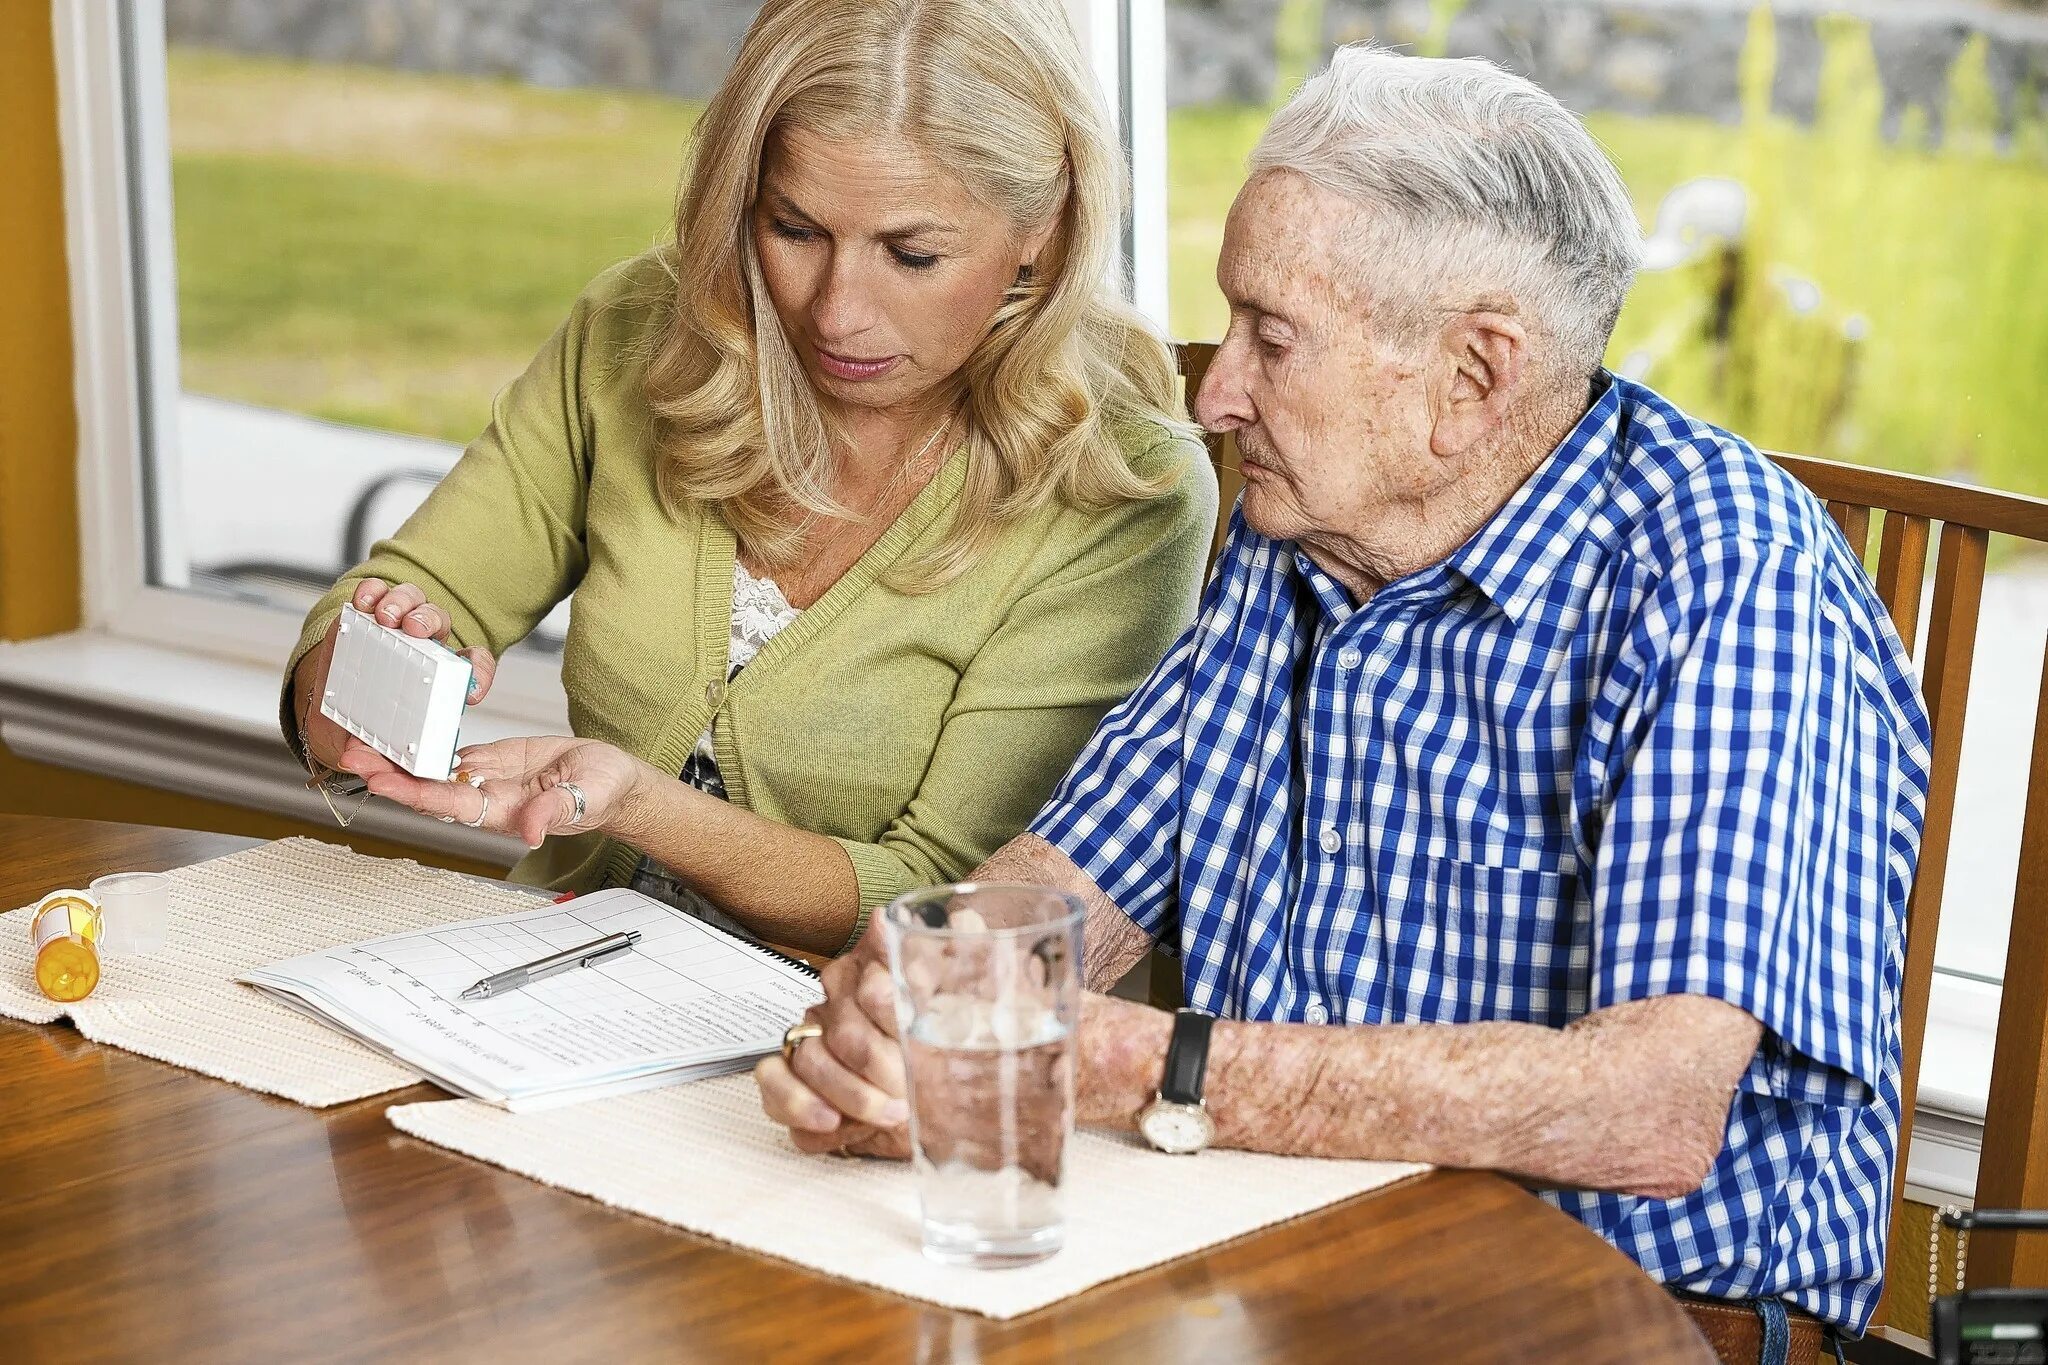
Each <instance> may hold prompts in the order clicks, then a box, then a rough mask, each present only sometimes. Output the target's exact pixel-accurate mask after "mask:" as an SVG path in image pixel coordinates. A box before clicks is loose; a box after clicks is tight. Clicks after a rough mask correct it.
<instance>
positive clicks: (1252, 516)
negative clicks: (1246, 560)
mask: <svg viewBox="0 0 2048 1365" xmlns="http://www.w3.org/2000/svg"><path fill="white" fill-rule="evenodd" d="M1369 213H1370V210H1368V209H1366V208H1363V207H1361V206H1359V205H1357V204H1355V203H1353V202H1352V201H1350V200H1348V199H1345V198H1342V197H1341V196H1339V195H1336V194H1333V193H1331V192H1329V191H1327V190H1324V189H1321V188H1320V187H1318V186H1316V185H1314V184H1312V183H1310V182H1309V181H1308V180H1306V179H1304V178H1303V177H1301V176H1299V175H1296V174H1294V173H1293V172H1290V171H1268V172H1265V173H1262V174H1260V175H1259V176H1257V177H1255V178H1254V179H1253V180H1252V181H1251V182H1250V183H1249V184H1247V185H1246V186H1245V188H1244V189H1243V191H1242V192H1240V193H1239V195H1238V197H1237V203H1236V204H1235V205H1234V206H1233V207H1232V209H1231V211H1230V220H1229V223H1228V225H1227V226H1226V227H1225V229H1224V235H1223V254H1222V256H1221V258H1220V260H1219V261H1218V263H1217V268H1216V279H1217V283H1218V284H1219V285H1220V286H1221V287H1222V290H1223V297H1224V299H1225V300H1226V301H1227V302H1228V303H1229V305H1230V330H1229V331H1228V332H1227V333H1226V334H1225V335H1224V339H1223V344H1222V345H1221V347H1219V348H1218V350H1217V352H1216V359H1215V362H1214V363H1213V364H1212V365H1211V366H1210V368H1209V372H1208V375H1207V376H1206V378H1204V380H1203V382H1202V387H1201V391H1200V393H1199V394H1197V395H1196V399H1195V411H1196V415H1197V416H1198V417H1199V418H1200V419H1201V422H1202V425H1204V426H1205V427H1207V428H1209V429H1210V430H1211V431H1219V432H1222V431H1228V432H1235V433H1236V435H1237V444H1238V451H1239V453H1240V455H1241V456H1242V468H1243V471H1244V477H1245V492H1244V514H1245V520H1246V521H1247V522H1249V523H1250V525H1251V527H1252V529H1253V530H1255V531H1257V532H1259V533H1260V534H1261V535H1265V536H1270V537H1273V538H1276V539H1284V540H1296V541H1301V542H1303V543H1305V544H1308V545H1310V546H1311V547H1313V546H1314V545H1316V544H1318V543H1329V542H1333V541H1338V542H1342V541H1348V540H1351V539H1352V538H1355V537H1364V538H1366V539H1367V540H1370V538H1371V536H1372V532H1373V528H1374V527H1375V526H1376V525H1377V524H1378V523H1380V522H1381V521H1382V520H1383V519H1384V518H1385V515H1386V513H1387V511H1388V510H1389V509H1390V508H1394V507H1398V506H1402V505H1404V504H1415V503H1419V502H1421V501H1423V500H1424V499H1425V498H1426V497H1427V496H1429V495H1430V494H1432V493H1434V492H1435V491H1436V490H1437V489H1439V488H1440V487H1441V486H1442V482H1443V479H1444V477H1445V475H1444V471H1443V469H1442V465H1441V462H1440V461H1437V460H1435V459H1434V458H1432V456H1431V455H1430V422H1429V413H1430V407H1431V404H1430V396H1429V392H1428V387H1429V385H1428V378H1427V375H1426V373H1425V370H1424V367H1423V365H1422V363H1421V361H1420V360H1419V359H1418V358H1417V356H1416V355H1414V354H1413V353H1412V352H1413V351H1414V349H1415V348H1412V347H1407V346H1398V345H1394V344H1392V339H1390V338H1387V337H1385V336H1383V335H1379V334H1380V333H1381V332H1382V331H1383V330H1384V329H1382V328H1379V327H1377V326H1376V325H1375V323H1374V320H1373V317H1372V309H1371V299H1370V298H1369V297H1368V296H1367V293H1366V290H1365V288H1364V287H1363V285H1362V283H1361V279H1362V277H1363V275H1364V274H1365V273H1367V271H1366V269H1365V267H1368V266H1371V265H1373V264H1374V263H1372V262H1369V261H1366V260H1362V259H1361V247H1360V245H1359V244H1360V243H1361V242H1363V241H1368V240H1370V238H1369V236H1368V235H1367V234H1366V232H1365V229H1366V228H1367V227H1368V226H1369V223H1368V215H1369Z"/></svg>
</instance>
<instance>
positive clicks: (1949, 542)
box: [1879, 522, 1991, 1309]
mask: <svg viewBox="0 0 2048 1365" xmlns="http://www.w3.org/2000/svg"><path fill="white" fill-rule="evenodd" d="M1990 539H1991V537H1990V536H1989V535H1988V534H1987V533H1986V532H1985V531H1984V530H1983V529H1982V528H1980V527H1976V526H1964V525H1961V524H1959V523H1956V522H1949V523H1948V524H1947V525H1945V526H1943V527H1942V528H1941V546H1940V550H1939V552H1938V554H1937V558H1936V560H1935V570H1934V614H1933V616H1932V617H1931V618H1930V620H1929V623H1928V630H1927V657H1926V659H1925V660H1924V661H1923V664H1922V667H1921V670H1920V687H1921V691H1922V692H1923V693H1924V695H1925V696H1926V698H1927V717H1928V722H1929V725H1930V728H1931V729H1932V731H1933V745H1932V749H1933V756H1932V759H1931V761H1930V763H1929V765H1928V769H1929V770H1928V774H1927V812H1926V818H1925V821H1924V823H1923V827H1922V833H1921V835H1920V866H1919V870H1918V871H1917V873H1916V874H1915V876H1914V879H1913V894H1912V896H1911V898H1910V899H1908V900H1907V902H1906V978H1905V982H1904V985H1903V986H1902V988H1901V991H1900V997H1899V1037H1900V1038H1901V1039H1902V1040H1903V1041H1904V1047H1903V1049H1902V1052H1901V1056H1900V1065H1899V1142H1898V1159H1899V1161H1900V1163H1901V1165H1902V1166H1903V1164H1904V1161H1905V1157H1906V1153H1907V1152H1908V1151H1909V1150H1911V1145H1912V1141H1913V1116H1914V1112H1915V1110H1916V1109H1917V1107H1918V1103H1919V1097H1920V1052H1921V1044H1922V1042H1923V1041H1924V1040H1925V1039H1926V1037H1927V998H1928V995H1929V994H1930V993H1931V992H1932V991H1933V988H1934V945H1935V940H1936V937H1937V936H1938V935H1939V934H1940V932H1941V897H1942V890H1943V888H1944V886H1945V885H1946V884H1947V882H1948V850H1949V835H1950V834H1951V833H1952V832H1953V827H1954V824H1955V814H1956V774H1957V772H1958V770H1959V769H1960V768H1961V766H1962V757H1963V708H1964V706H1965V705H1967V704H1968V702H1969V698H1970V667H1971V665H1972V664H1973V663H1974V662H1975V661H1976V652H1977V609H1978V606H1979V604H1980V603H1981V602H1982V601H1983V596H1984V552H1985V548H1986V546H1987V545H1988V544H1989V542H1990ZM1905 1207H1906V1182H1905V1181H1904V1180H1903V1179H1898V1180H1894V1181H1893V1182H1892V1245H1894V1246H1898V1245H1900V1244H1901V1243H1902V1241H1903V1239H1904V1237H1905V1222H1904V1219H1905ZM1890 1297H1891V1292H1890V1290H1889V1289H1887V1290H1886V1291H1885V1298H1886V1300H1887V1301H1889V1299H1890ZM1884 1306H1885V1305H1884V1304H1880V1305H1879V1307H1880V1309H1882V1308H1883V1307H1884Z"/></svg>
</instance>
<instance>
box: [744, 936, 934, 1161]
mask: <svg viewBox="0 0 2048 1365" xmlns="http://www.w3.org/2000/svg"><path fill="white" fill-rule="evenodd" d="M820 976H821V978H822V980H823V981H824V984H825V1003H824V1004H822V1005H813V1006H812V1007H811V1008H810V1009H809V1010H807V1011H806V1012H805V1014H804V1018H805V1019H807V1020H809V1021H810V1022H812V1023H815V1024H817V1025H819V1026H820V1027H822V1028H823V1029H824V1030H825V1032H824V1034H823V1035H822V1036H821V1037H817V1038H809V1039H806V1040H805V1041H803V1042H802V1043H799V1044H798V1045H797V1048H796V1050H795V1052H794V1053H793V1054H792V1055H791V1058H790V1060H789V1061H784V1060H783V1058H782V1056H781V1054H779V1053H778V1054H776V1055H775V1056H772V1057H765V1058H763V1059H762V1060H761V1062H760V1064H759V1065H757V1066H756V1067H755V1068H754V1083H755V1084H756V1085H758V1086H759V1087H760V1088H761V1107H762V1108H763V1109H765V1110H766V1111H767V1113H768V1117H769V1118H771V1119H773V1120H775V1122H777V1123H779V1124H781V1125H782V1126H783V1127H785V1128H787V1129H789V1137H790V1141H792V1142H794V1143H795V1144H796V1147H797V1150H798V1151H802V1152H846V1153H850V1154H852V1155H856V1156H880V1157H893V1158H895V1159H897V1160H903V1159H907V1158H908V1157H909V1156H910V1106H909V1102H908V1099H907V1098H906V1091H905V1087H904V1083H903V1048H902V1045H901V1043H899V1042H898V1041H897V1037H896V987H895V984H894V982H892V981H891V980H890V978H889V963H888V957H887V954H886V952H885V951H884V949H883V947H882V934H881V929H880V927H879V926H870V928H869V929H868V932H867V933H866V935H864V936H863V937H862V939H861V941H860V943H859V944H858V945H856V946H855V948H854V950H853V951H852V952H850V953H848V954H847V955H846V956H844V957H842V958H839V959H838V960H836V961H834V962H830V963H828V964H826V967H825V970H824V971H823V972H822V973H820Z"/></svg>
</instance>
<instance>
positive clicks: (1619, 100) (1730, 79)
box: [1323, 0, 2048, 140]
mask: <svg viewBox="0 0 2048 1365" xmlns="http://www.w3.org/2000/svg"><path fill="white" fill-rule="evenodd" d="M1753 8H1755V4H1754V0H1469V3H1467V4H1465V5H1464V6H1463V7H1462V8H1461V9H1460V10H1459V11H1458V13H1457V15H1456V17H1455V18H1453V19H1452V21H1451V23H1450V26H1449V29H1448V32H1447V44H1446V47H1445V51H1446V54H1447V55H1450V56H1478V57H1488V58H1491V59H1492V60H1494V61H1497V62H1500V63H1501V64H1502V65H1504V66H1507V67H1510V68H1511V69H1513V70H1516V71H1519V72H1521V73H1523V74H1524V75H1526V76H1529V77H1530V78H1532V79H1533V80H1535V81H1536V82H1537V83H1538V84H1540V85H1542V86H1543V87H1544V88H1545V89H1546V90H1549V91H1550V92H1551V93H1553V94H1555V95H1556V96H1557V97H1558V98H1559V99H1561V100H1563V101H1564V102H1565V103H1566V104H1568V105H1570V106H1571V107H1572V108H1574V109H1578V110H1581V111H1593V110H1613V111H1616V112H1621V113H1633V114H1650V113H1659V114H1694V115H1700V116H1703V117H1706V118H1712V119H1718V120H1720V121H1722V122H1726V123H1734V122H1737V121H1739V120H1740V119H1741V117H1742V104H1741V95H1740V90H1739V85H1738V75H1737V73H1738V71H1739V68H1740V65H1741V59H1742V50H1743V44H1744V43H1745V41H1746V40H1747V37H1748V34H1749V19H1750V11H1751V10H1752V9H1753ZM1430 10H1431V6H1430V3H1429V0H1328V4H1327V8H1326V9H1325V10H1324V24H1323V36H1324V40H1325V45H1326V48H1330V47H1335V46H1336V45H1337V44H1339V43H1349V42H1357V41H1359V40H1361V39H1371V40H1374V41H1376V42H1380V43H1384V44H1388V45H1398V46H1404V47H1410V48H1412V47H1413V45H1415V44H1417V43H1418V42H1420V41H1422V40H1423V39H1424V37H1425V36H1426V35H1427V34H1428V33H1429V31H1430V21H1431V14H1430ZM1824 15H1849V16H1852V17H1854V18H1856V19H1860V20H1862V21H1864V22H1866V23H1868V24H1869V25H1870V43H1871V48H1872V51H1873V55H1874V56H1875V59H1876V66H1877V73H1878V79H1879V81H1880V83H1881V85H1882V87H1883V91H1884V113H1883V119H1884V131H1885V134H1886V135H1887V136H1896V135H1897V133H1898V130H1899V125H1900V123H1901V121H1902V119H1903V117H1904V115H1905V112H1906V110H1908V109H1910V108H1918V109H1919V110H1921V111H1922V113H1923V114H1924V115H1925V117H1926V119H1927V124H1928V128H1929V130H1930V133H1931V134H1932V135H1933V136H1934V137H1935V138H1936V139H1937V140H1938V139H1939V138H1940V136H1941V133H1942V119H1943V116H1944V114H1945V112H1946V109H1947V105H1948V93H1949V75H1950V71H1951V68H1952V67H1953V66H1954V64H1955V62H1956V59H1957V58H1958V57H1959V56H1961V55H1962V53H1963V49H1964V47H1965V45H1966V44H1968V43H1969V41H1970V40H1971V38H1972V37H1973V36H1974V35H1976V34H1979V33H1981V34H1983V35H1984V38H1985V43H1986V54H1985V58H1986V61H1985V65H1986V74H1987V75H1988V77H1989V79H1990V84H1991V88H1992V92H1993V94H1994V95H1995V97H1996V99H1997V101H1998V114H1999V122H2000V125H2001V131H2004V132H2010V130H2011V128H2012V125H2013V121H2014V119H2015V118H2016V117H2019V116H2020V115H2021V114H2022V113H2024V112H2048V106H2044V92H2048V17H2042V16H2040V15H2036V14H2025V13H2020V12H2018V11H2014V10H2006V9H1997V8H1991V7H1988V6H1984V5H1979V4H1967V3H1913V0H1846V2H1845V0H1827V2H1826V3H1822V2H1821V0H1777V3H1775V4H1773V5H1771V16H1772V25H1773V28H1774V30H1775V35H1776V39H1777V63H1776V68H1775V70H1776V76H1775V80H1774V82H1773V87H1772V91H1771V97H1772V103H1773V105H1774V107H1775V108H1776V109H1777V110H1778V111H1779V112H1780V113H1783V114H1787V115H1789V116H1791V117H1793V118H1797V119H1800V120H1802V121H1804V120H1809V119H1811V118H1812V117H1813V114H1814V105H1815V101H1816V97H1817V96H1818V93H1819V89H1820V70H1821V56H1822V40H1821V36H1820V31H1819V29H1818V28H1817V27H1816V21H1817V20H1820V19H1821V17H1822V16H1824ZM2030 74H2031V79H2030ZM2028 101H2032V102H2033V105H2034V109H2033V110H2032V111H2028V110H2025V109H2024V108H2023V106H2024V105H2025V103H2026V102H2028Z"/></svg>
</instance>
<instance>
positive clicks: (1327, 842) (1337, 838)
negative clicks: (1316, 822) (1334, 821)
mask: <svg viewBox="0 0 2048 1365" xmlns="http://www.w3.org/2000/svg"><path fill="white" fill-rule="evenodd" d="M1322 845H1323V852H1325V853H1335V852H1336V851H1337V850H1338V849H1340V848H1342V847H1344V836H1343V835H1341V834H1339V833H1338V832H1337V827H1336V826H1335V825H1330V826H1328V827H1327V828H1325V829H1324V830H1323V837H1322Z"/></svg>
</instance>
